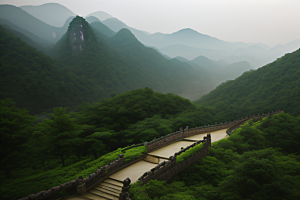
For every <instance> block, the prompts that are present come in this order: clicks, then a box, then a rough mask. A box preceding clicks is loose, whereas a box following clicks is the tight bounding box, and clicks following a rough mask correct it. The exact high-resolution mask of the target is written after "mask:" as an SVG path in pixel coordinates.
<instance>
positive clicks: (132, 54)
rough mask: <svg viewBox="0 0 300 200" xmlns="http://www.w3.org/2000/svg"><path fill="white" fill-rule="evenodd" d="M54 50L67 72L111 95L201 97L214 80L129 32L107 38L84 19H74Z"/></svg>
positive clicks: (120, 32) (125, 31)
mask: <svg viewBox="0 0 300 200" xmlns="http://www.w3.org/2000/svg"><path fill="white" fill-rule="evenodd" d="M54 51H55V55H53V57H54V58H55V59H56V60H57V62H60V63H62V64H63V65H65V66H66V68H65V69H66V70H70V71H72V72H73V73H75V74H77V75H84V76H86V77H87V78H91V79H93V80H94V82H95V83H96V84H98V85H99V86H101V87H102V88H103V89H104V90H105V92H106V93H107V95H108V96H109V94H111V93H121V92H124V91H128V90H132V89H138V88H144V87H150V88H153V89H154V90H155V91H159V92H171V93H176V94H180V95H183V96H185V95H189V94H190V93H191V92H193V94H196V96H199V93H201V94H203V91H202V90H206V87H207V86H206V85H207V84H208V83H209V82H210V79H211V78H210V76H209V75H208V74H207V72H205V71H201V69H194V68H193V67H191V66H190V65H188V64H186V63H183V62H180V61H178V60H176V59H172V60H168V59H166V58H164V57H163V56H162V55H160V54H159V53H158V52H157V51H155V50H154V49H153V48H148V47H145V46H144V45H143V44H142V43H141V42H139V41H138V40H137V39H136V37H135V36H134V35H133V34H132V33H131V32H130V31H129V30H128V29H121V30H120V31H119V32H118V33H116V34H115V35H114V36H113V37H111V38H109V37H106V38H104V37H102V36H101V34H97V33H96V32H94V31H93V29H92V26H91V25H89V24H88V23H87V22H86V21H85V19H83V18H81V17H76V18H74V19H73V21H72V22H71V23H70V26H69V29H68V31H67V33H66V34H65V35H64V37H62V39H61V40H60V41H59V42H57V44H56V45H55V47H54ZM75 55H76V56H75ZM195 98H197V97H195ZM195 98H194V99H195Z"/></svg>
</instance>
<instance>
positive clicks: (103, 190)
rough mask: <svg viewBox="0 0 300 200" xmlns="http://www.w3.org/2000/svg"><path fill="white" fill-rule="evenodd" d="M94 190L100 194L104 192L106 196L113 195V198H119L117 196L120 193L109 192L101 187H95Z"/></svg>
mask: <svg viewBox="0 0 300 200" xmlns="http://www.w3.org/2000/svg"><path fill="white" fill-rule="evenodd" d="M94 189H96V190H99V191H101V192H104V193H106V194H110V195H113V196H115V197H119V195H120V192H117V191H111V190H109V189H106V188H103V187H98V186H96V187H94Z"/></svg>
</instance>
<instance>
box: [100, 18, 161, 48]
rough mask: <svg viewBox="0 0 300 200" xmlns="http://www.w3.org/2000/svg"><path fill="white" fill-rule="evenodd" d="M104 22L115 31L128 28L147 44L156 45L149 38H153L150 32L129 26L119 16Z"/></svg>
mask: <svg viewBox="0 0 300 200" xmlns="http://www.w3.org/2000/svg"><path fill="white" fill-rule="evenodd" d="M102 23H103V24H105V25H106V26H107V27H109V28H110V29H111V30H113V31H115V32H118V31H120V30H121V29H123V28H126V29H128V30H130V31H131V32H132V33H133V34H134V36H135V37H136V38H137V39H138V40H139V41H140V42H142V43H143V44H144V45H145V46H155V45H152V43H151V42H149V40H151V38H150V37H149V36H150V35H151V34H150V33H147V32H145V31H141V30H138V29H135V28H132V27H129V26H128V25H126V24H125V23H124V22H122V21H120V20H119V19H117V18H109V19H107V20H104V21H102Z"/></svg>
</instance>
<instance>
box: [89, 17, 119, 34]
mask: <svg viewBox="0 0 300 200" xmlns="http://www.w3.org/2000/svg"><path fill="white" fill-rule="evenodd" d="M90 24H91V26H92V27H93V28H94V29H96V30H97V31H99V32H101V33H102V34H104V35H106V36H107V37H112V36H114V35H115V34H116V33H115V32H114V31H112V30H111V29H110V28H108V27H107V26H105V25H104V24H102V23H101V22H100V21H95V22H92V23H90Z"/></svg>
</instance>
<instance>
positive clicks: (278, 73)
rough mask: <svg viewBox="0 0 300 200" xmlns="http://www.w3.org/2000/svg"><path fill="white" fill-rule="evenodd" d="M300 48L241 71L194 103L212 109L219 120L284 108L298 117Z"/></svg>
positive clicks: (299, 111)
mask: <svg viewBox="0 0 300 200" xmlns="http://www.w3.org/2000/svg"><path fill="white" fill-rule="evenodd" d="M299 65H300V49H298V50H297V51H295V52H293V53H288V54H286V55H285V56H283V57H281V58H279V59H277V60H276V61H274V62H273V63H270V64H268V65H265V66H264V67H261V68H259V69H257V70H250V71H248V72H244V74H243V75H241V76H240V77H238V78H236V79H235V80H232V81H227V82H225V83H223V84H221V85H219V86H218V87H217V88H216V89H215V90H213V91H211V92H210V93H209V94H207V95H204V96H203V97H202V98H201V99H199V100H197V101H195V102H196V103H200V104H203V105H209V106H215V107H216V108H217V110H218V112H219V114H218V117H219V118H220V119H221V118H224V117H225V118H227V119H233V118H237V117H241V116H245V115H250V114H253V113H262V112H268V111H270V110H279V109H284V111H285V112H288V113H290V114H292V115H294V116H298V115H299V114H300V106H299V105H300V104H299V102H300V71H299Z"/></svg>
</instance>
